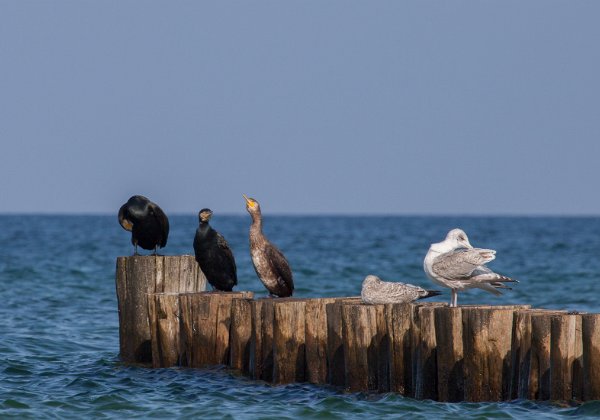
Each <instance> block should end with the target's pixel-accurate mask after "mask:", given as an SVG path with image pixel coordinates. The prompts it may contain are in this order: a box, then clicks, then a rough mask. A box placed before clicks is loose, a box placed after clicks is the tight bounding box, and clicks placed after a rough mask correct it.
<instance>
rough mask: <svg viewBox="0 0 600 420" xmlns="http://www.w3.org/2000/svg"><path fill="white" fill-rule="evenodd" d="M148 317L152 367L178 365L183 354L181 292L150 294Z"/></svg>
mask: <svg viewBox="0 0 600 420" xmlns="http://www.w3.org/2000/svg"><path fill="white" fill-rule="evenodd" d="M148 319H149V321H150V337H151V343H152V367H155V368H167V367H172V366H177V365H178V364H179V363H180V356H181V344H180V341H179V335H180V316H179V294H178V293H150V294H148Z"/></svg>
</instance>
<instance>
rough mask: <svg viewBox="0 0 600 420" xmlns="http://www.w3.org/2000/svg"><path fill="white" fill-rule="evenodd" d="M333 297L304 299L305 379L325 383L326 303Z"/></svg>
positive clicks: (331, 300)
mask: <svg viewBox="0 0 600 420" xmlns="http://www.w3.org/2000/svg"><path fill="white" fill-rule="evenodd" d="M333 302H335V298H322V299H307V300H306V314H305V317H306V380H307V381H308V382H310V383H313V384H326V383H327V310H326V308H327V304H330V303H333Z"/></svg>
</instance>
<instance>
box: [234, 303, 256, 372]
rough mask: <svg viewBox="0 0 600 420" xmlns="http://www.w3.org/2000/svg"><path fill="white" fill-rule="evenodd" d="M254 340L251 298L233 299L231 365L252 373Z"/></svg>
mask: <svg viewBox="0 0 600 420" xmlns="http://www.w3.org/2000/svg"><path fill="white" fill-rule="evenodd" d="M251 340H252V303H251V300H250V299H233V300H232V301H231V329H230V336H229V348H230V352H229V355H230V356H229V366H230V367H231V368H233V369H237V370H239V371H241V372H242V373H244V374H249V373H250V342H251Z"/></svg>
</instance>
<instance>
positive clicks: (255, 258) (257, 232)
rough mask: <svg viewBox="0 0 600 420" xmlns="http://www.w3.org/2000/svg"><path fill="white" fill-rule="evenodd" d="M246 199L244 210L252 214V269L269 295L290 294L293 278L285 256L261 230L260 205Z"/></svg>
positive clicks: (281, 295)
mask: <svg viewBox="0 0 600 420" xmlns="http://www.w3.org/2000/svg"><path fill="white" fill-rule="evenodd" d="M244 198H245V199H246V210H248V213H250V216H252V225H251V226H250V255H251V256H252V263H253V264H254V270H256V275H258V278H259V279H260V281H262V282H263V284H264V285H265V287H266V288H267V290H268V291H269V293H270V294H271V295H275V296H279V297H288V296H292V293H293V292H294V280H293V278H292V269H291V268H290V265H289V264H288V262H287V260H286V259H285V256H284V255H283V254H282V253H281V251H280V250H279V249H277V247H276V246H275V245H273V244H272V243H271V242H269V240H268V239H267V238H266V237H265V235H264V234H263V232H262V218H261V214H260V205H259V204H258V201H256V200H255V199H253V198H248V197H246V196H245V195H244Z"/></svg>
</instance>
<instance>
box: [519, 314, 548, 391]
mask: <svg viewBox="0 0 600 420" xmlns="http://www.w3.org/2000/svg"><path fill="white" fill-rule="evenodd" d="M554 315H555V314H554V313H553V312H539V313H538V312H532V313H531V357H530V366H529V381H528V382H529V386H528V387H527V390H526V391H525V389H522V390H520V391H519V394H520V395H525V392H527V395H526V397H525V398H527V399H530V400H549V399H550V391H551V383H550V336H551V334H550V332H551V328H550V325H551V320H552V316H554Z"/></svg>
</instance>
